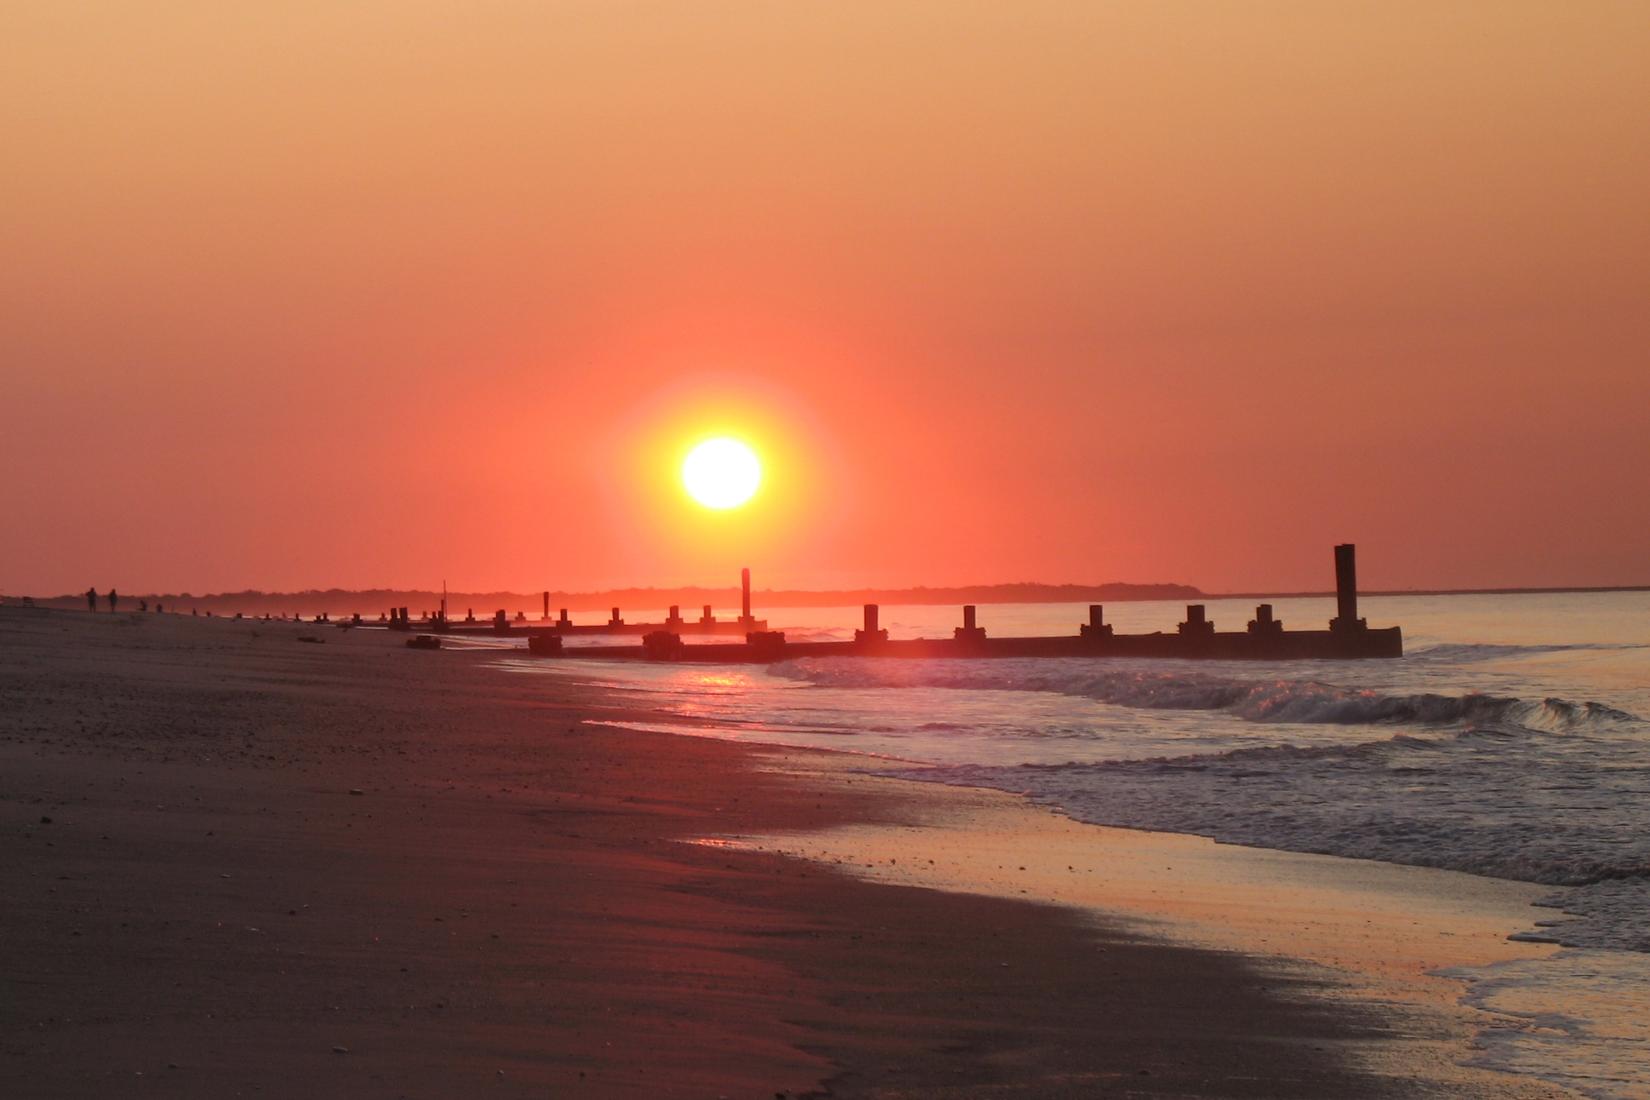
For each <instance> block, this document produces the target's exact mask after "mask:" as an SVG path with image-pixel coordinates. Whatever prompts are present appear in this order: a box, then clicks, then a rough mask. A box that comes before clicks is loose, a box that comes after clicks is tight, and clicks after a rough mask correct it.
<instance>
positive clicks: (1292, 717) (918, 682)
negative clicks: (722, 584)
mask: <svg viewBox="0 0 1650 1100" xmlns="http://www.w3.org/2000/svg"><path fill="white" fill-rule="evenodd" d="M769 673H770V675H774V676H779V677H784V678H787V679H791V680H799V681H803V682H806V683H809V684H813V685H816V686H820V687H835V688H915V687H924V688H955V689H965V690H974V691H1038V692H1055V693H1058V694H1062V695H1073V696H1080V697H1083V698H1087V699H1093V700H1095V701H1097V702H1101V703H1108V704H1111V705H1113V706H1125V707H1136V708H1141V709H1147V710H1214V711H1223V712H1225V713H1227V714H1230V715H1233V716H1235V717H1238V718H1243V719H1246V720H1248V721H1251V722H1272V723H1298V724H1327V725H1419V726H1479V725H1487V726H1505V725H1517V726H1522V727H1527V728H1533V729H1542V730H1547V731H1549V732H1565V731H1568V730H1575V729H1580V728H1590V727H1601V726H1614V725H1619V724H1621V723H1626V722H1637V721H1639V719H1638V717H1637V716H1636V715H1633V714H1629V713H1628V712H1626V711H1624V710H1619V709H1617V708H1615V707H1610V706H1606V705H1605V704H1603V703H1597V702H1591V701H1583V702H1573V701H1571V700H1568V699H1558V698H1548V699H1542V700H1539V701H1533V700H1526V699H1517V698H1513V697H1510V696H1499V695H1487V694H1476V693H1472V694H1465V695H1444V694H1439V693H1434V692H1418V693H1409V694H1397V695H1393V694H1383V693H1381V692H1378V691H1374V690H1369V689H1356V688H1346V687H1337V686H1335V685H1332V684H1324V683H1318V682H1316V681H1311V680H1285V679H1259V680H1240V679H1233V678H1229V677H1221V676H1213V675H1209V674H1206V673H1201V672H1191V671H1185V670H1179V669H1177V670H1174V671H1162V670H1156V669H1138V668H1132V669H1117V668H1112V669H1105V670H1096V669H1095V668H1094V667H1093V665H1092V664H1088V663H1081V664H1079V663H1077V662H1055V661H1048V662H1038V663H1036V664H1031V663H1010V662H1005V661H993V662H988V663H984V662H961V661H947V662H938V661H857V660H852V659H847V660H843V659H832V658H803V659H801V660H796V661H784V662H781V663H779V664H776V665H773V666H771V667H770V669H769Z"/></svg>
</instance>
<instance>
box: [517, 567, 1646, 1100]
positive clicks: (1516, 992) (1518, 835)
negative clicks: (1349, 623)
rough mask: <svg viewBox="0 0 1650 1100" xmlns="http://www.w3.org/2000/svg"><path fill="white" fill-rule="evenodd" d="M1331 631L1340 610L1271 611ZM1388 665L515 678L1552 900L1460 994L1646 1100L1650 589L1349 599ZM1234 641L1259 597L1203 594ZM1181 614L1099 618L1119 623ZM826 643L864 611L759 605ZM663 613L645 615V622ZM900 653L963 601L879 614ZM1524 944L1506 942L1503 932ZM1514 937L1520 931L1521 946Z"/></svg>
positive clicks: (1129, 816) (937, 629) (752, 737)
mask: <svg viewBox="0 0 1650 1100" xmlns="http://www.w3.org/2000/svg"><path fill="white" fill-rule="evenodd" d="M1272 602H1273V604H1274V606H1275V608H1276V613H1277V615H1278V616H1279V617H1280V618H1281V619H1283V621H1284V623H1285V624H1286V626H1291V627H1300V628H1314V629H1317V628H1322V627H1323V626H1325V625H1326V624H1327V622H1328V620H1329V618H1330V617H1331V616H1332V615H1333V614H1334V605H1333V600H1332V599H1329V598H1314V599H1280V600H1274V601H1272ZM1361 605H1362V606H1361V609H1360V613H1361V614H1362V615H1364V616H1365V617H1366V618H1367V619H1368V620H1369V622H1370V625H1371V626H1388V625H1399V626H1402V627H1403V628H1404V642H1405V653H1406V656H1405V657H1404V658H1402V659H1400V660H1385V661H1382V660H1372V661H1344V662H1343V661H1313V662H1287V663H1286V662H1276V663H1272V662H1264V663H1263V662H1209V661H1177V660H1118V659H1082V658H1072V659H1049V660H1030V659H1024V660H1022V659H992V660H934V661H908V660H864V659H857V658H807V659H801V660H794V661H786V662H781V663H779V664H775V665H771V666H756V665H745V666H716V665H673V664H648V663H640V662H636V663H623V662H600V663H597V662H590V663H586V662H582V661H581V662H554V661H551V662H544V661H532V662H529V661H525V660H521V659H519V658H514V657H507V656H502V655H501V657H500V659H501V660H503V661H505V662H507V663H509V664H510V665H511V667H515V668H520V669H522V670H524V671H526V670H531V671H533V672H535V673H540V674H546V675H552V676H562V677H567V676H570V677H573V678H576V679H578V680H581V681H585V682H591V683H598V684H601V685H604V686H606V687H608V688H610V689H612V690H614V691H617V692H621V693H624V694H625V696H626V697H627V700H626V701H627V702H628V703H631V704H633V705H636V706H639V707H641V708H644V709H646V710H649V711H651V712H653V715H654V716H655V717H653V718H650V719H649V720H647V721H643V722H637V723H632V724H633V725H639V726H643V727H645V728H650V729H658V730H663V731H669V732H678V733H683V734H693V735H698V736H707V735H708V736H716V737H724V738H729V739H734V740H740V741H753V742H762V743H772V744H780V745H794V746H810V747H819V748H829V749H835V750H839V751H847V752H854V753H860V754H865V755H868V756H871V757H875V758H878V760H879V770H882V771H884V772H886V773H887V774H892V775H898V776H901V777H904V778H909V779H915V780H921V781H925V782H937V783H951V784H963V785H970V786H980V787H990V788H996V789H1000V790H1005V791H1012V792H1017V793H1021V794H1024V795H1025V796H1027V797H1028V798H1030V799H1032V800H1033V801H1036V802H1038V803H1042V804H1045V805H1048V806H1050V807H1053V808H1056V809H1058V810H1060V811H1061V812H1064V813H1066V814H1068V815H1070V816H1071V817H1074V818H1076V819H1078V820H1081V821H1088V822H1093V823H1096V824H1102V825H1112V826H1121V827H1127V828H1138V829H1151V830H1158V831H1165V832H1177V833H1191V834H1196V835H1201V836H1207V837H1212V838H1214V839H1215V840H1219V841H1223V842H1227V843H1232V844H1243V845H1250V846H1256V847H1262V848H1276V849H1284V850H1291V851H1302V852H1317V853H1324V854H1329V855H1337V856H1345V857H1350V858H1355V859H1377V860H1386V861H1391V862H1394V863H1402V864H1412V865H1417V866H1424V867H1442V868H1449V869H1452V870H1456V871H1464V872H1467V873H1470V874H1476V875H1486V876H1492V877H1500V878H1509V879H1518V880H1523V881H1527V882H1534V883H1542V884H1546V885H1550V886H1551V887H1552V893H1551V895H1550V897H1549V898H1548V899H1547V900H1546V902H1545V903H1544V904H1546V905H1548V906H1550V907H1551V912H1550V914H1549V918H1548V919H1547V920H1543V921H1542V924H1543V925H1544V926H1545V927H1543V928H1541V929H1540V931H1539V932H1537V933H1535V935H1537V936H1541V937H1550V938H1551V939H1552V940H1553V941H1555V942H1558V943H1561V944H1563V945H1565V946H1566V947H1567V948H1568V950H1565V951H1563V952H1561V953H1559V954H1558V955H1556V956H1555V957H1553V958H1552V959H1551V960H1544V961H1541V962H1536V963H1521V964H1518V965H1517V966H1510V967H1502V968H1487V969H1486V971H1484V972H1475V973H1462V974H1459V975H1457V976H1459V977H1461V978H1462V979H1463V981H1464V982H1465V983H1466V990H1467V992H1466V996H1467V998H1468V999H1469V1000H1471V1001H1473V1003H1476V1004H1479V1005H1481V1006H1482V1007H1485V1008H1488V1009H1491V1010H1492V1011H1497V1012H1501V1013H1506V1014H1509V1015H1513V1016H1518V1017H1521V1018H1524V1019H1527V1020H1532V1021H1535V1022H1536V1023H1537V1024H1538V1025H1539V1026H1535V1027H1530V1028H1520V1029H1508V1030H1507V1031H1506V1032H1505V1033H1504V1034H1501V1033H1497V1034H1487V1035H1486V1036H1484V1037H1483V1039H1482V1043H1481V1045H1482V1047H1483V1051H1482V1056H1483V1059H1484V1060H1485V1061H1486V1062H1487V1063H1489V1064H1493V1065H1497V1066H1500V1067H1503V1068H1508V1069H1514V1070H1518V1071H1522V1072H1528V1073H1533V1074H1537V1075H1539V1076H1543V1077H1547V1078H1550V1079H1553V1080H1558V1081H1561V1082H1562V1083H1564V1084H1567V1085H1569V1086H1571V1087H1574V1088H1577V1089H1579V1090H1580V1091H1582V1092H1584V1093H1587V1094H1589V1095H1595V1096H1607V1097H1629V1096H1631V1097H1640V1096H1650V720H1647V719H1650V593H1647V592H1609V593H1570V594H1541V595H1535V594H1530V595H1495V596H1467V595H1461V596H1424V597H1423V596H1405V597H1364V598H1362V600H1361ZM1207 606H1208V614H1209V617H1210V618H1211V619H1212V620H1213V621H1214V622H1215V623H1216V627H1217V629H1241V628H1242V627H1243V624H1244V623H1245V622H1246V621H1247V620H1248V619H1249V618H1251V617H1253V610H1254V609H1253V603H1252V601H1236V600H1214V601H1209V602H1208V605H1207ZM1183 612H1184V605H1183V604H1170V603H1157V602H1146V603H1126V604H1114V605H1108V606H1107V609H1106V614H1107V620H1108V621H1109V622H1112V623H1113V624H1115V626H1116V629H1117V630H1118V631H1119V632H1131V633H1132V632H1137V631H1152V630H1166V631H1172V630H1173V629H1174V625H1175V623H1177V622H1178V621H1180V619H1181V618H1183V617H1184V616H1183ZM765 614H766V615H767V617H768V619H769V621H770V623H771V624H772V625H773V627H774V628H775V629H780V630H784V631H785V632H786V635H787V637H789V638H792V639H797V640H802V639H810V640H812V639H820V640H827V639H831V640H834V639H844V638H849V637H851V636H852V631H853V629H854V627H855V626H857V625H859V617H860V612H859V609H858V608H857V607H856V608H804V609H786V608H779V609H771V610H766V611H765ZM660 617H662V616H660ZM1086 617H1087V606H1086V605H1075V604H1004V605H988V606H983V607H981V608H980V616H979V621H980V625H981V626H983V627H985V629H986V630H987V631H988V632H989V633H991V634H994V635H1001V636H1009V635H1038V634H1072V633H1075V632H1076V627H1077V624H1078V623H1079V622H1082V621H1085V620H1086ZM882 622H883V625H884V626H886V627H887V628H888V629H889V631H890V633H891V635H892V636H894V637H944V636H949V634H950V631H951V628H952V627H953V626H955V625H958V623H959V622H960V615H959V612H958V611H957V609H955V608H943V607H917V606H906V607H900V606H885V607H884V608H883V609H882ZM1515 932H1520V930H1514V929H1509V934H1512V933H1515ZM1522 934H1525V935H1528V934H1529V933H1528V932H1527V930H1524V931H1523V932H1522Z"/></svg>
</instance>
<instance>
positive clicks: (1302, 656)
mask: <svg viewBox="0 0 1650 1100" xmlns="http://www.w3.org/2000/svg"><path fill="white" fill-rule="evenodd" d="M744 590H745V599H744V613H743V615H741V617H740V619H739V621H738V622H728V623H725V624H716V625H718V626H726V627H728V628H731V629H730V630H726V631H723V630H717V631H707V630H705V629H703V628H702V627H703V624H704V620H701V621H700V623H698V624H689V623H684V622H683V621H682V620H681V617H680V616H679V615H678V614H677V613H676V611H677V609H676V608H671V616H670V619H669V621H667V622H666V623H663V624H654V625H650V626H646V627H643V626H638V625H630V626H625V625H624V624H623V623H622V621H621V620H620V619H619V609H618V608H614V609H613V621H612V622H609V623H605V624H602V625H601V626H594V627H584V628H582V629H581V628H578V627H571V628H569V627H567V626H556V627H551V628H549V629H548V630H546V629H545V628H532V627H529V628H525V629H513V628H511V626H510V624H509V623H507V622H504V620H503V615H504V612H502V611H501V612H499V619H498V620H497V623H496V624H495V628H494V629H493V630H492V631H491V632H492V633H526V634H528V635H529V638H528V651H529V652H530V653H532V654H534V655H535V656H546V657H549V656H556V657H593V658H604V659H609V660H611V659H615V658H617V659H629V660H650V661H693V662H703V663H707V664H739V663H744V664H749V663H764V662H770V661H783V660H789V659H792V658H796V657H852V656H859V657H907V658H934V657H1158V658H1165V657H1168V658H1190V659H1198V660H1264V661H1295V660H1357V659H1363V658H1376V657H1402V656H1403V655H1404V636H1403V631H1402V629H1400V628H1399V627H1396V626H1391V627H1382V628H1375V629H1371V628H1370V626H1369V625H1368V622H1367V621H1366V620H1364V619H1361V618H1359V617H1358V580H1357V550H1356V548H1355V547H1354V546H1352V545H1351V544H1350V543H1347V544H1344V545H1341V546H1337V547H1335V610H1336V615H1335V618H1333V619H1332V620H1330V623H1329V629H1327V630H1286V629H1284V625H1283V622H1282V621H1281V620H1280V619H1278V618H1276V617H1275V616H1274V615H1273V608H1272V605H1271V604H1266V603H1263V604H1260V605H1259V606H1257V607H1256V608H1255V617H1254V618H1253V619H1250V620H1249V621H1248V623H1247V624H1246V626H1245V627H1244V629H1242V630H1230V631H1220V630H1216V629H1215V623H1214V621H1213V620H1211V619H1209V618H1208V617H1207V614H1206V608H1205V606H1204V605H1203V604H1188V605H1187V607H1186V618H1185V621H1183V622H1182V623H1180V624H1179V626H1178V627H1177V628H1176V629H1175V631H1174V633H1172V634H1170V633H1166V632H1162V631H1159V632H1155V633H1151V634H1118V633H1117V632H1116V631H1114V630H1113V629H1112V626H1111V624H1110V623H1107V622H1106V621H1105V609H1104V608H1103V607H1102V606H1101V605H1100V604H1091V605H1089V621H1088V622H1086V623H1080V624H1078V629H1077V633H1076V634H1073V635H1065V636H1054V637H1035V638H993V637H991V636H990V635H989V634H987V632H986V629H985V627H983V626H981V625H980V624H979V619H978V615H977V613H976V608H975V607H974V605H972V604H970V605H968V606H965V607H964V608H963V621H962V625H961V626H959V627H957V628H956V629H955V630H953V631H952V636H951V637H949V638H912V639H891V638H889V637H888V631H887V630H886V629H884V628H883V627H882V626H881V625H880V622H879V611H880V609H879V608H878V606H877V605H876V604H874V603H868V604H866V605H865V622H864V626H863V627H861V628H860V629H858V630H855V631H854V639H853V641H851V642H789V641H786V639H785V635H784V633H783V632H782V631H774V630H768V629H767V624H766V623H765V622H761V621H760V620H755V619H752V618H751V615H750V570H748V569H747V570H745V571H744ZM402 611H403V613H404V612H405V609H404V608H403V609H402ZM709 613H710V609H709V608H708V607H707V608H706V609H705V614H706V618H708V617H709ZM565 619H566V614H565V612H564V613H563V620H564V621H565ZM403 621H404V620H403ZM742 623H750V624H751V625H750V626H749V627H746V628H744V633H745V640H744V641H743V642H706V643H702V644H697V645H688V644H687V643H686V642H684V641H683V640H682V635H683V634H687V633H730V632H733V630H737V629H739V627H740V624H742ZM758 624H759V625H758ZM392 625H393V624H392ZM696 626H697V627H700V629H697V630H696V629H694V627H696ZM402 629H407V628H406V627H403V628H402ZM620 632H624V633H637V632H640V633H641V634H642V644H641V645H602V646H568V647H564V646H562V644H561V637H560V635H561V634H566V633H620ZM552 634H553V635H554V637H548V636H545V635H552ZM535 635H536V636H535Z"/></svg>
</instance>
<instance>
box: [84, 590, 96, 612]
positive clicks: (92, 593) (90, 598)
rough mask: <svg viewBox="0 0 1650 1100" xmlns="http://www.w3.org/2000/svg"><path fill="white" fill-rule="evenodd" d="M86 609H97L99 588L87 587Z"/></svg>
mask: <svg viewBox="0 0 1650 1100" xmlns="http://www.w3.org/2000/svg"><path fill="white" fill-rule="evenodd" d="M86 610H87V611H96V610H97V589H95V588H88V589H86Z"/></svg>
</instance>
